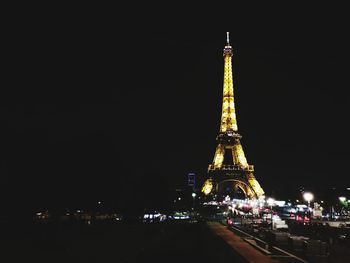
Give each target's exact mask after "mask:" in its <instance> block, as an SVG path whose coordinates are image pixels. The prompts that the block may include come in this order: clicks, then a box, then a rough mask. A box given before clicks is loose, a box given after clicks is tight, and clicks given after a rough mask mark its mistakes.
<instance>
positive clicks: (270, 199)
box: [266, 197, 275, 230]
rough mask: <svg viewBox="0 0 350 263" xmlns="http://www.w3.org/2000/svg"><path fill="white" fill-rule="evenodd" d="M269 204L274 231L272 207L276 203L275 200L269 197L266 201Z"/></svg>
mask: <svg viewBox="0 0 350 263" xmlns="http://www.w3.org/2000/svg"><path fill="white" fill-rule="evenodd" d="M266 202H267V204H268V205H269V206H270V209H271V230H273V218H272V217H273V211H272V205H273V204H274V203H275V199H273V198H271V197H269V198H268V199H267V200H266Z"/></svg>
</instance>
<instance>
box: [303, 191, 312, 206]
mask: <svg viewBox="0 0 350 263" xmlns="http://www.w3.org/2000/svg"><path fill="white" fill-rule="evenodd" d="M303 196H304V199H305V201H306V202H307V205H308V207H310V202H311V201H312V200H313V199H314V195H313V194H312V193H310V192H306V193H304V195H303Z"/></svg>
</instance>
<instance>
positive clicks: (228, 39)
mask: <svg viewBox="0 0 350 263" xmlns="http://www.w3.org/2000/svg"><path fill="white" fill-rule="evenodd" d="M226 41H227V44H230V32H226Z"/></svg>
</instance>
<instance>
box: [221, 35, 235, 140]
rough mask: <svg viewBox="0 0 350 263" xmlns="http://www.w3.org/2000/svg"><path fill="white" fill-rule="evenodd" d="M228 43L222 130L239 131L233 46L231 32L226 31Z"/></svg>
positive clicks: (225, 56)
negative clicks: (234, 84)
mask: <svg viewBox="0 0 350 263" xmlns="http://www.w3.org/2000/svg"><path fill="white" fill-rule="evenodd" d="M226 37H227V39H226V40H227V45H226V46H225V48H224V54H223V56H224V87H223V101H222V113H221V125H220V132H221V133H225V132H227V131H233V132H237V130H238V127H237V120H236V112H235V103H234V96H233V75H232V55H233V53H232V47H231V45H230V35H229V32H227V33H226Z"/></svg>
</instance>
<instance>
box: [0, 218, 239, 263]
mask: <svg viewBox="0 0 350 263" xmlns="http://www.w3.org/2000/svg"><path fill="white" fill-rule="evenodd" d="M0 231H1V232H0V262H4V263H8V262H37V263H39V262H60V263H61V262H66V263H70V262H75V263H77V262H84V263H88V262H138V263H140V262H181V263H186V262H191V263H194V262H217V263H220V262H232V263H235V262H237V263H240V262H244V261H243V260H242V259H241V258H240V257H239V256H238V255H237V254H236V253H235V252H234V251H232V250H231V248H229V247H228V245H227V244H226V243H224V241H222V240H221V239H220V238H219V237H217V236H216V235H215V234H213V233H212V232H211V231H210V230H209V229H208V228H207V227H206V225H205V224H204V223H185V222H167V223H153V224H144V223H136V222H133V223H113V224H112V223H104V224H94V225H86V224H42V223H40V224H27V225H24V224H21V225H19V224H16V225H12V226H11V225H4V224H3V225H1V226H0Z"/></svg>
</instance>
